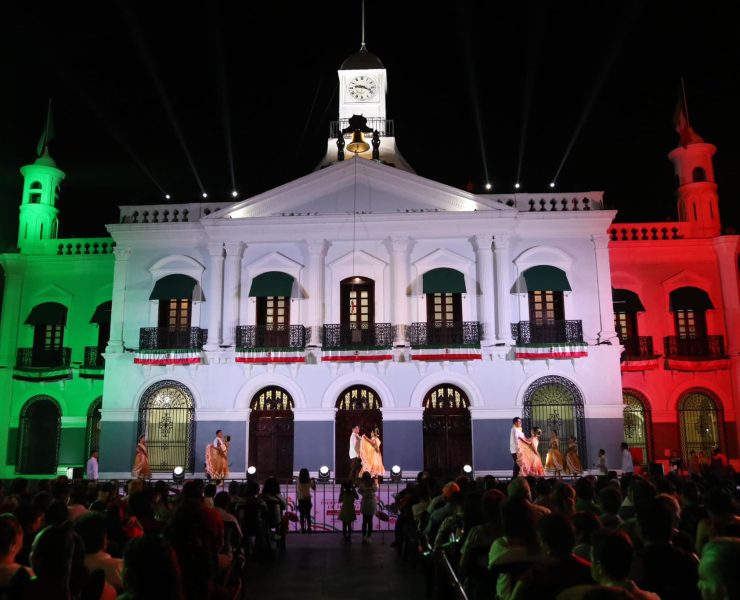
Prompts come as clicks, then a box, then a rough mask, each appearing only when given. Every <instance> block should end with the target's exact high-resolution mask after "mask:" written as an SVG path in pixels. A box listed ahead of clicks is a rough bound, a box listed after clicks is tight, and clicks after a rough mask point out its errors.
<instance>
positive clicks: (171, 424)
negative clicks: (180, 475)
mask: <svg viewBox="0 0 740 600" xmlns="http://www.w3.org/2000/svg"><path fill="white" fill-rule="evenodd" d="M194 413H195V406H194V402H193V396H192V394H191V393H190V390H189V389H188V388H187V387H185V386H184V385H182V384H181V383H179V382H178V381H169V380H165V381H159V382H157V383H155V384H154V385H152V386H150V387H149V388H148V389H147V390H146V391H145V392H144V394H143V396H142V398H141V402H140V404H139V435H142V434H144V435H146V438H147V449H148V451H149V464H150V466H151V469H152V471H155V472H164V473H170V472H171V471H172V469H173V468H175V467H177V466H181V467H183V468H184V469H185V470H186V471H188V472H192V471H193V468H194V464H195V457H194V441H195V414H194Z"/></svg>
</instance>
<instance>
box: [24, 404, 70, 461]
mask: <svg viewBox="0 0 740 600" xmlns="http://www.w3.org/2000/svg"><path fill="white" fill-rule="evenodd" d="M61 427H62V411H61V410H60V408H59V405H58V404H57V401H56V400H54V399H53V398H51V397H49V396H35V397H34V398H31V399H30V400H29V401H28V402H26V404H25V405H24V406H23V409H22V410H21V415H20V422H19V426H18V455H17V459H16V463H15V464H16V471H17V472H18V473H20V474H22V475H53V474H55V473H56V472H57V463H58V461H59V441H60V438H61V435H60V434H61Z"/></svg>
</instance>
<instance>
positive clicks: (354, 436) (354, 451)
mask: <svg viewBox="0 0 740 600" xmlns="http://www.w3.org/2000/svg"><path fill="white" fill-rule="evenodd" d="M360 439H361V438H360V426H359V425H355V426H354V427H353V428H352V433H351V434H350V436H349V480H350V481H354V480H355V479H357V478H358V477H359V476H360V469H361V468H362V461H361V460H360Z"/></svg>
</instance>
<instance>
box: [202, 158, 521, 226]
mask: <svg viewBox="0 0 740 600" xmlns="http://www.w3.org/2000/svg"><path fill="white" fill-rule="evenodd" d="M474 211H510V212H516V210H515V209H513V208H511V207H509V206H506V205H505V204H501V205H493V204H491V203H489V202H484V201H483V200H482V199H478V198H477V197H476V195H475V194H471V193H470V192H466V191H464V190H459V189H457V188H453V187H451V186H448V185H445V184H442V183H438V182H436V181H432V180H431V179H426V178H424V177H420V176H419V175H416V174H414V173H408V172H406V171H402V170H400V169H394V168H393V167H389V166H387V165H383V164H381V163H376V162H374V161H371V160H364V159H354V160H347V161H344V162H343V163H338V164H332V165H329V166H327V167H326V168H324V169H321V170H319V171H315V172H313V173H311V174H309V175H306V176H305V177H301V178H299V179H296V180H294V181H291V182H289V183H286V184H285V185H282V186H280V187H277V188H275V189H273V190H269V191H267V192H264V193H262V194H259V195H257V196H254V197H252V198H250V199H248V200H243V201H241V202H237V203H235V204H234V205H232V206H231V207H227V208H223V209H221V210H219V211H218V212H214V213H212V214H210V215H209V216H207V217H205V218H204V219H203V220H204V221H208V220H220V219H248V218H260V217H283V216H284V217H290V216H318V215H343V214H352V213H353V212H356V213H359V214H391V213H415V212H418V213H425V212H474Z"/></svg>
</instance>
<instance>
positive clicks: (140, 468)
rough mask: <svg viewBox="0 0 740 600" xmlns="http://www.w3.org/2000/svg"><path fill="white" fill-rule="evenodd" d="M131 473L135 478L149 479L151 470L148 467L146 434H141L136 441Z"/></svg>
mask: <svg viewBox="0 0 740 600" xmlns="http://www.w3.org/2000/svg"><path fill="white" fill-rule="evenodd" d="M131 475H132V476H133V477H134V478H136V479H151V477H152V470H151V469H150V468H149V451H148V450H147V448H146V436H145V435H144V434H141V435H140V436H139V440H138V442H137V443H136V456H135V457H134V466H133V467H132V468H131Z"/></svg>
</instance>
